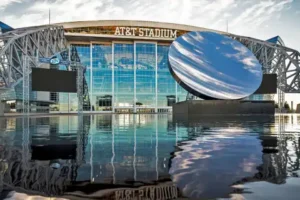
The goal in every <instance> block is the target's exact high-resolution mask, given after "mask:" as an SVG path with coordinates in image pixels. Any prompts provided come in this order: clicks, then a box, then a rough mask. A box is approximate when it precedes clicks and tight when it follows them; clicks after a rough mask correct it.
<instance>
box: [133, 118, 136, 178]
mask: <svg viewBox="0 0 300 200" xmlns="http://www.w3.org/2000/svg"><path fill="white" fill-rule="evenodd" d="M136 117H137V115H133V136H134V146H133V174H134V175H133V177H134V181H136Z"/></svg>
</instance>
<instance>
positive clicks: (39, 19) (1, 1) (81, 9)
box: [0, 0, 300, 103]
mask: <svg viewBox="0 0 300 200" xmlns="http://www.w3.org/2000/svg"><path fill="white" fill-rule="evenodd" d="M49 9H50V10H51V23H57V22H67V21H84V20H103V19H115V20H117V19H126V20H147V21H159V22H171V23H179V24H188V25H194V26H200V27H205V28H211V29H216V30H221V31H226V28H227V21H228V30H229V32H231V33H234V34H239V35H244V36H250V37H255V38H259V39H262V40H266V39H269V38H271V37H274V36H277V35H279V36H281V38H282V39H283V41H284V42H285V44H286V46H288V47H290V48H293V49H296V50H298V51H300V22H299V19H300V0H0V20H1V21H3V22H5V23H7V24H9V25H11V26H12V27H15V28H18V27H24V26H33V25H41V24H47V23H48V22H49V18H48V16H49V14H48V13H49ZM298 97H299V98H294V97H293V98H292V99H293V100H298V99H299V103H300V95H299V96H298Z"/></svg>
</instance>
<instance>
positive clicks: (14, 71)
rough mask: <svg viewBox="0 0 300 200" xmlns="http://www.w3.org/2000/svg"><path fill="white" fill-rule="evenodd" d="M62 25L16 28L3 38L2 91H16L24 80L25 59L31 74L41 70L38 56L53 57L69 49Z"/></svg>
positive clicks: (0, 42) (0, 46)
mask: <svg viewBox="0 0 300 200" xmlns="http://www.w3.org/2000/svg"><path fill="white" fill-rule="evenodd" d="M66 44H67V43H66V38H65V36H64V29H63V27H61V26H43V27H32V28H22V29H16V30H14V31H10V32H7V33H4V34H1V35H0V88H13V87H14V86H15V85H16V84H17V83H18V82H19V81H21V80H22V79H23V77H24V74H23V69H24V59H25V57H27V58H28V59H29V60H28V61H27V63H28V65H29V70H30V71H29V73H31V68H32V67H38V57H50V56H52V55H54V54H55V53H56V52H60V51H63V50H64V49H66V48H67V45H66Z"/></svg>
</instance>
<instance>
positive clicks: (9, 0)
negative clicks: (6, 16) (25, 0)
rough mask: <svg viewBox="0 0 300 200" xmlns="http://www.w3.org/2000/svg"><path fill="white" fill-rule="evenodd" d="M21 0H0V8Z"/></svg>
mask: <svg viewBox="0 0 300 200" xmlns="http://www.w3.org/2000/svg"><path fill="white" fill-rule="evenodd" d="M21 2H22V0H1V1H0V10H3V9H5V8H6V7H7V6H8V5H9V4H12V3H21Z"/></svg>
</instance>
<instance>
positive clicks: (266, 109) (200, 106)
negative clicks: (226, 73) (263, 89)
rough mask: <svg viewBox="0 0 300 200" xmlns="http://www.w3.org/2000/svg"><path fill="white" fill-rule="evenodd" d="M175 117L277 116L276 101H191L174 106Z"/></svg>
mask: <svg viewBox="0 0 300 200" xmlns="http://www.w3.org/2000/svg"><path fill="white" fill-rule="evenodd" d="M173 114H174V115H249V114H268V115H274V114H275V105H274V101H233V100H224V101H222V100H213V101H201V100H190V101H184V102H179V103H177V104H174V105H173Z"/></svg>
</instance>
